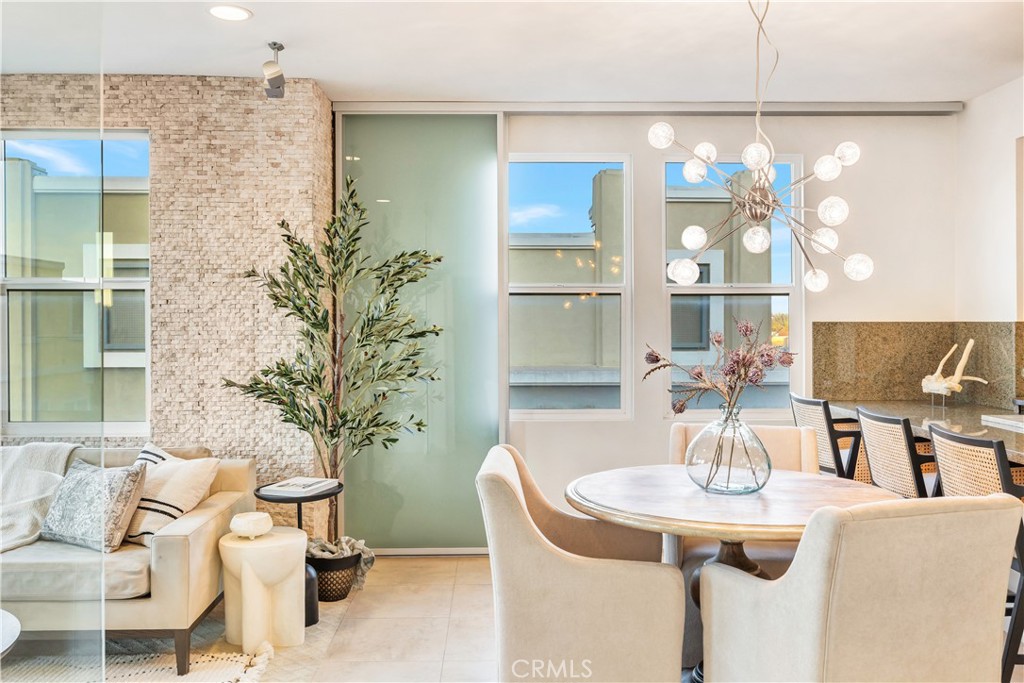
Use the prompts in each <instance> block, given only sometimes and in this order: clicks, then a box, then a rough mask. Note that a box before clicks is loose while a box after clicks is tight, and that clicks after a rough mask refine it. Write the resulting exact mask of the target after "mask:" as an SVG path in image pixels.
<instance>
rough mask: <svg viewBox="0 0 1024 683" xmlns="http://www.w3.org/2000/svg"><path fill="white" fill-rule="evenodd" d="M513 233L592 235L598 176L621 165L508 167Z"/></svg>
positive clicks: (542, 163) (524, 164)
mask: <svg viewBox="0 0 1024 683" xmlns="http://www.w3.org/2000/svg"><path fill="white" fill-rule="evenodd" d="M508 167H509V168H508V204H509V221H508V226H509V232H512V233H538V232H544V233H572V232H590V231H592V230H593V227H592V226H591V223H590V205H591V204H592V203H593V198H594V184H593V181H594V176H596V175H597V174H598V173H600V172H601V171H603V170H606V169H614V170H619V171H621V170H622V164H621V163H607V162H579V161H571V162H569V161H555V162H548V161H516V162H512V163H510V164H509V165H508Z"/></svg>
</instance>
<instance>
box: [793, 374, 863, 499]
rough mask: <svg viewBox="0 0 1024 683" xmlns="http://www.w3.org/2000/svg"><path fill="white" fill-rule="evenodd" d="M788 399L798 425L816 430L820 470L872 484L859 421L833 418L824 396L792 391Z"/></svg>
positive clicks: (848, 418) (847, 418)
mask: <svg viewBox="0 0 1024 683" xmlns="http://www.w3.org/2000/svg"><path fill="white" fill-rule="evenodd" d="M789 402H790V405H791V406H792V408H793V421H794V422H795V423H796V425H797V426H798V427H810V428H811V429H813V430H814V434H815V436H816V437H817V446H818V466H819V467H820V468H821V471H822V472H829V473H831V474H835V475H836V476H838V477H846V478H847V479H855V480H857V481H862V482H864V483H866V484H870V483H871V473H870V472H869V471H868V463H867V457H866V456H865V454H864V444H863V441H862V440H861V435H860V425H859V424H858V423H857V420H855V419H854V418H852V417H832V409H831V408H830V407H829V405H828V401H825V400H823V399H818V398H804V397H803V396H797V395H796V394H793V393H791V394H790V395H789Z"/></svg>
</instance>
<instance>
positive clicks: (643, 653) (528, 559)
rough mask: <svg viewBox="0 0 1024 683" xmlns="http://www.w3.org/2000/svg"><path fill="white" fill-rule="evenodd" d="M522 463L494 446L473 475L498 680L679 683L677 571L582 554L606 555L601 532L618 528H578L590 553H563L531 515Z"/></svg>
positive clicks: (660, 565) (578, 547)
mask: <svg viewBox="0 0 1024 683" xmlns="http://www.w3.org/2000/svg"><path fill="white" fill-rule="evenodd" d="M516 456H517V454H515V451H514V449H512V448H511V447H510V446H495V447H494V448H492V449H491V450H490V452H489V453H488V454H487V458H486V460H484V463H483V465H482V466H481V467H480V472H479V473H478V474H477V476H476V487H477V492H478V493H479V495H480V504H481V506H482V508H483V513H484V526H485V528H486V530H487V545H488V549H489V552H490V557H491V573H492V576H493V579H494V608H495V622H496V628H497V640H498V678H499V680H502V681H514V680H516V681H517V680H544V681H563V680H564V681H568V680H582V679H586V680H588V681H609V682H611V681H665V682H667V681H673V682H676V681H678V680H679V672H680V662H679V653H680V650H681V648H682V643H683V604H684V603H683V599H684V594H685V593H686V590H685V586H684V583H683V576H682V574H681V573H680V572H679V569H678V568H676V567H674V566H671V565H668V564H663V563H660V562H636V561H629V560H608V559H595V558H593V557H586V556H584V555H583V554H581V553H580V551H581V550H591V551H592V552H591V553H588V554H597V553H599V552H600V551H602V550H604V549H606V548H607V547H608V543H607V542H605V541H604V540H602V539H601V538H600V535H601V530H604V529H611V528H614V527H613V526H612V525H602V526H597V525H589V526H588V527H582V526H581V527H580V528H581V529H585V534H586V537H587V538H588V539H589V541H588V542H589V543H593V547H592V548H585V547H583V546H582V544H581V543H577V544H576V545H575V546H574V547H575V551H574V552H568V551H566V550H565V549H563V548H561V547H559V546H558V545H557V544H555V543H554V542H552V541H551V539H550V538H549V537H548V536H547V533H546V531H547V530H548V529H547V528H545V527H544V526H542V524H543V522H541V523H540V524H538V520H536V519H535V518H533V517H532V515H531V510H530V509H529V506H528V504H527V500H526V495H525V489H524V486H523V481H522V478H521V476H520V472H519V468H518V463H517V459H518V460H520V462H521V458H517V457H516ZM567 517H568V516H567ZM579 521H589V520H579ZM594 521H597V520H594ZM559 523H560V524H572V523H575V522H572V523H568V522H566V521H565V520H564V519H563V520H562V521H561V522H559ZM660 547H661V546H660V539H659V542H658V548H659V550H660Z"/></svg>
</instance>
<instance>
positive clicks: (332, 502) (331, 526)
mask: <svg viewBox="0 0 1024 683" xmlns="http://www.w3.org/2000/svg"><path fill="white" fill-rule="evenodd" d="M339 538H340V535H339V533H338V497H337V496H334V497H332V498H328V499H327V540H328V541H329V542H330V543H337V542H338V539H339Z"/></svg>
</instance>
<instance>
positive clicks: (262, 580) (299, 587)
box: [220, 526, 306, 654]
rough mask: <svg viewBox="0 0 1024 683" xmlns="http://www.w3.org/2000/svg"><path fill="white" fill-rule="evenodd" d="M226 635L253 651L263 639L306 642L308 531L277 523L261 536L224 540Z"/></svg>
mask: <svg viewBox="0 0 1024 683" xmlns="http://www.w3.org/2000/svg"><path fill="white" fill-rule="evenodd" d="M220 557H221V560H222V561H223V562H224V616H225V621H226V624H225V627H226V628H225V631H226V633H225V635H226V637H227V640H228V642H229V643H231V644H232V645H241V646H242V650H243V651H245V652H246V653H247V654H252V653H254V652H255V651H256V648H258V647H259V646H260V644H261V643H262V642H263V641H269V642H270V643H271V644H272V645H283V646H292V645H301V644H302V641H303V639H304V638H305V635H306V633H305V628H304V626H305V623H306V617H305V614H306V613H305V602H304V599H305V574H306V532H305V531H303V530H301V529H293V528H291V527H283V526H276V527H274V528H273V529H271V530H270V531H269V532H267V533H266V534H264V535H262V536H257V537H256V538H252V539H250V538H244V537H240V536H237V535H235V534H228V535H227V536H224V537H223V538H221V539H220Z"/></svg>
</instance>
